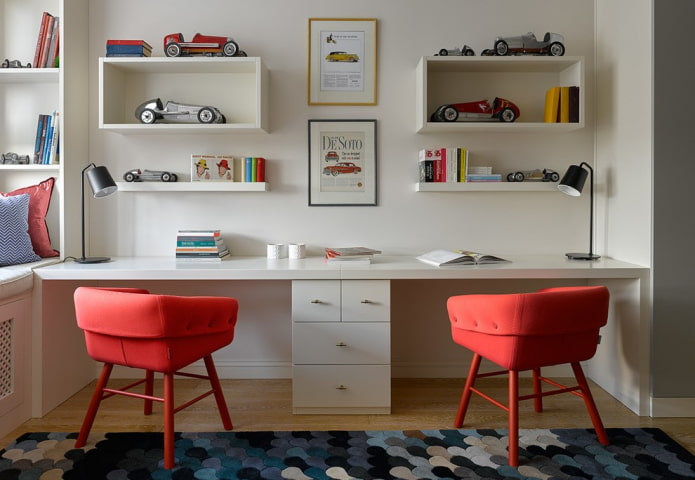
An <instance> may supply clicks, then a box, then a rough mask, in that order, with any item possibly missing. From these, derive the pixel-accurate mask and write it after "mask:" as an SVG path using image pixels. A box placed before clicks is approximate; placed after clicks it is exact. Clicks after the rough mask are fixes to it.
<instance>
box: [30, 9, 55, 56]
mask: <svg viewBox="0 0 695 480" xmlns="http://www.w3.org/2000/svg"><path fill="white" fill-rule="evenodd" d="M59 45H60V17H56V16H54V15H51V14H50V13H48V12H43V14H42V15H41V25H40V26H39V34H38V37H37V39H36V50H35V52H34V63H32V65H33V66H34V67H35V68H54V67H57V66H58V63H59V62H58V47H59Z"/></svg>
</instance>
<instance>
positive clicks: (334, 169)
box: [323, 162, 362, 176]
mask: <svg viewBox="0 0 695 480" xmlns="http://www.w3.org/2000/svg"><path fill="white" fill-rule="evenodd" d="M361 171H362V169H361V168H360V167H358V166H357V165H355V164H354V163H352V162H338V163H336V164H335V165H329V166H327V167H324V168H323V174H324V175H334V176H335V175H340V174H341V173H355V174H357V173H360V172H361Z"/></svg>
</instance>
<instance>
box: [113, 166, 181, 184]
mask: <svg viewBox="0 0 695 480" xmlns="http://www.w3.org/2000/svg"><path fill="white" fill-rule="evenodd" d="M123 180H125V181H126V182H158V181H162V182H175V181H176V180H178V177H177V176H176V174H175V173H170V172H162V171H159V170H140V169H139V168H136V169H135V170H129V171H127V172H125V173H124V174H123Z"/></svg>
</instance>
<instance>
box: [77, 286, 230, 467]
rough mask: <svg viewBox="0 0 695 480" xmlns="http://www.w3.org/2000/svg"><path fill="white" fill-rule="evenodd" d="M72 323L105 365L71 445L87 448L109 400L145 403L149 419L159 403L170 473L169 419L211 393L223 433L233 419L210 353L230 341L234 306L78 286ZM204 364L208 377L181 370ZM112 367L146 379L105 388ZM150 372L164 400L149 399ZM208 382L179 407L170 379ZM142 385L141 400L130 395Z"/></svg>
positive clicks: (171, 436)
mask: <svg viewBox="0 0 695 480" xmlns="http://www.w3.org/2000/svg"><path fill="white" fill-rule="evenodd" d="M74 300H75V313H76V317H77V325H78V326H79V327H80V328H81V329H82V330H84V335H85V341H86V343H87V352H88V353H89V355H90V356H91V357H92V358H93V359H94V360H96V361H99V362H104V366H103V367H102V370H101V375H100V376H99V379H98V381H97V385H96V388H95V390H94V394H93V396H92V400H91V402H90V404H89V408H88V410H87V414H86V415H85V418H84V422H83V423H82V428H81V429H80V433H79V436H78V438H77V442H76V443H75V446H76V447H77V448H79V447H82V446H84V445H85V443H86V441H87V436H88V435H89V431H90V430H91V428H92V424H93V423H94V418H95V416H96V414H97V410H98V409H99V404H100V403H101V401H102V400H103V399H105V398H108V397H110V396H112V395H114V394H120V395H126V396H131V397H135V398H140V399H143V400H144V401H145V408H144V413H145V415H149V414H151V413H152V402H153V401H156V402H163V403H164V467H165V468H173V467H174V463H175V459H174V414H175V413H176V412H178V411H180V410H182V409H184V408H186V407H188V406H190V405H192V404H193V403H195V402H197V401H199V400H201V399H203V398H205V397H207V396H209V395H211V394H212V395H214V397H215V400H216V401H217V408H218V410H219V412H220V417H221V418H222V424H223V426H224V428H225V429H226V430H231V429H232V421H231V419H230V417H229V411H228V410H227V405H226V402H225V400H224V395H223V393H222V388H221V386H220V381H219V378H218V376H217V372H216V370H215V365H214V363H213V360H212V353H213V352H214V351H216V350H218V349H220V348H222V347H224V346H225V345H229V344H230V343H231V342H232V340H233V339H234V327H235V325H236V321H237V311H238V308H239V306H238V303H237V300H236V299H233V298H226V297H179V296H172V295H152V294H150V293H149V292H148V291H147V290H141V289H125V288H123V289H107V288H91V287H79V288H78V289H77V290H76V291H75V295H74ZM200 359H202V360H203V361H204V363H205V367H206V369H207V376H204V375H196V374H191V373H183V372H180V371H179V370H180V369H182V368H184V367H186V366H187V365H190V364H191V363H193V362H195V361H197V360H200ZM114 365H124V366H127V367H134V368H142V369H144V370H145V371H146V373H145V378H144V379H142V380H139V381H137V382H134V383H132V384H130V385H128V386H126V387H123V388H121V389H118V390H116V389H111V388H107V383H108V380H109V376H110V374H111V371H112V369H113V366H114ZM154 372H160V373H163V374H164V394H163V397H155V396H153V380H154ZM175 374H176V375H183V376H187V377H193V378H202V379H209V381H210V385H211V387H212V388H211V390H209V391H208V392H206V393H204V394H202V395H200V396H199V397H197V398H195V399H193V400H190V401H189V402H187V403H185V404H183V405H180V406H178V407H176V406H175V405H174V375H175ZM143 383H144V384H145V388H144V390H145V391H144V394H139V393H135V392H131V391H130V389H131V388H133V387H135V386H136V385H140V384H143Z"/></svg>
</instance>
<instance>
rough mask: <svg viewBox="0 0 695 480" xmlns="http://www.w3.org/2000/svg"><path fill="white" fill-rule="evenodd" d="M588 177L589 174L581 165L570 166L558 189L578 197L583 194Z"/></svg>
mask: <svg viewBox="0 0 695 480" xmlns="http://www.w3.org/2000/svg"><path fill="white" fill-rule="evenodd" d="M588 175H589V172H587V171H586V170H585V169H583V168H582V167H580V166H579V165H570V166H569V168H568V169H567V172H566V173H565V176H564V177H562V180H560V183H559V184H558V185H557V188H558V189H560V191H561V192H562V193H566V194H567V195H571V196H573V197H578V196H579V195H581V193H582V189H583V188H584V183H585V182H586V177H587V176H588Z"/></svg>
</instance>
